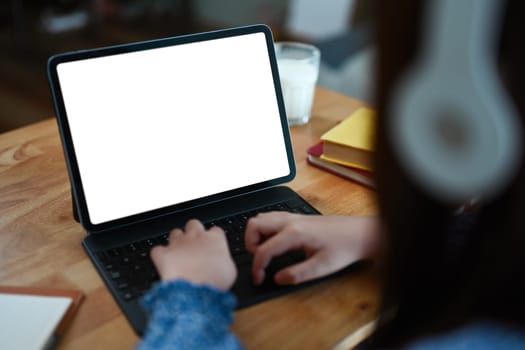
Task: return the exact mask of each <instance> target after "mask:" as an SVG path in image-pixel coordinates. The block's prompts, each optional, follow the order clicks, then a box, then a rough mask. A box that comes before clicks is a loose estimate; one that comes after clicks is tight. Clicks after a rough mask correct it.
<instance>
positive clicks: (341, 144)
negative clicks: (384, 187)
mask: <svg viewBox="0 0 525 350" xmlns="http://www.w3.org/2000/svg"><path fill="white" fill-rule="evenodd" d="M375 125H376V116H375V112H374V111H373V110H371V109H369V108H359V109H358V110H356V111H355V112H354V113H352V114H351V115H350V116H348V117H347V118H345V119H344V120H343V121H342V122H340V123H339V124H337V125H336V126H334V127H333V128H332V129H330V130H328V131H327V132H326V133H324V134H323V135H322V136H321V140H320V141H319V142H318V143H317V144H315V145H313V146H312V147H310V148H309V149H308V156H307V161H308V163H309V164H311V165H313V166H316V167H318V168H321V169H324V170H326V171H329V172H331V173H334V174H336V175H339V176H342V177H344V178H347V179H350V180H352V181H356V182H358V183H360V184H363V185H365V186H368V187H371V188H375V184H374V179H373V169H372V158H373V152H374V142H375Z"/></svg>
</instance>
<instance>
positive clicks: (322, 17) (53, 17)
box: [0, 0, 375, 132]
mask: <svg viewBox="0 0 525 350" xmlns="http://www.w3.org/2000/svg"><path fill="white" fill-rule="evenodd" d="M372 7H373V0H325V1H318V0H221V1H217V0H149V1H146V0H82V1H81V0H54V1H27V0H25V1H24V0H2V1H1V2H0V132H6V131H9V130H12V129H15V128H18V127H21V126H24V125H27V124H30V123H34V122H37V121H40V120H43V119H46V118H50V117H52V116H53V115H54V111H53V105H52V101H51V97H50V93H49V88H48V85H47V77H46V62H47V59H48V58H49V57H50V56H51V55H53V54H56V53H61V52H65V51H72V50H79V49H88V48H95V47H100V46H107V45H115V44H124V43H130V42H134V41H139V40H149V39H157V38H163V37H169V36H175V35H180V34H188V33H195V32H200V31H206V30H214V29H222V28H229V27H234V26H241V25H248V24H254V23H265V24H267V25H268V26H270V28H271V29H272V31H273V33H274V37H275V40H276V41H283V40H296V41H302V42H307V43H311V44H314V45H316V46H318V47H319V48H320V49H321V57H322V62H321V69H320V77H319V85H321V86H325V87H328V88H331V89H333V90H336V91H339V92H341V93H343V94H347V95H350V96H354V97H357V98H359V99H362V100H365V101H367V102H371V96H370V91H371V89H372V86H371V82H372V81H373V77H372V76H371V74H372V72H371V66H372V65H373V60H374V55H375V54H374V42H373V37H372V33H371V28H372V22H373V16H372V13H373V8H372Z"/></svg>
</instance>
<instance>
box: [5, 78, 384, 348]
mask: <svg viewBox="0 0 525 350" xmlns="http://www.w3.org/2000/svg"><path fill="white" fill-rule="evenodd" d="M362 105H363V104H362V103H361V102H359V101H356V100H353V99H351V98H349V97H346V96H342V95H339V94H337V93H334V92H331V91H328V90H325V89H322V88H318V90H317V92H316V99H315V103H314V110H313V117H312V120H311V121H310V122H309V123H308V124H306V125H304V126H299V127H293V128H292V129H291V132H292V140H293V145H294V152H295V160H296V164H297V177H296V179H295V180H294V181H293V182H291V183H290V184H289V186H290V187H292V188H293V189H295V190H296V191H297V192H298V193H299V194H300V195H302V196H303V197H304V198H306V199H307V200H308V201H309V202H310V203H312V204H313V205H314V206H315V207H316V208H318V209H319V210H320V211H321V212H322V213H323V214H341V215H358V214H359V215H361V214H366V215H368V214H374V213H375V212H376V206H375V192H373V191H372V190H370V189H368V188H365V187H363V186H360V185H358V184H355V183H353V182H350V181H348V180H344V179H342V178H339V177H337V176H335V175H332V174H330V173H328V172H324V171H322V170H319V169H317V168H314V167H312V166H309V165H308V164H307V162H306V149H307V148H308V147H309V146H310V145H312V144H314V143H316V142H317V141H318V139H319V137H320V135H321V134H322V133H323V132H325V131H326V130H328V129H329V128H331V127H332V126H334V125H335V124H336V123H337V122H338V121H340V120H342V119H343V118H344V117H346V116H347V115H349V114H350V113H351V112H353V111H354V110H355V109H356V108H358V107H359V106H362ZM319 234H322V232H320V233H319ZM85 235H86V233H85V231H84V230H83V228H82V227H81V226H80V225H79V224H78V223H76V222H75V221H74V220H73V217H72V213H71V197H70V191H69V183H68V175H67V171H66V166H65V163H64V157H63V153H62V147H61V144H60V139H59V135H58V129H57V126H56V122H55V120H53V119H50V120H45V121H43V122H40V123H37V124H33V125H30V126H28V127H25V128H21V129H18V130H14V131H11V132H8V133H5V134H2V135H0V285H4V286H7V285H12V286H38V287H53V288H72V289H80V290H82V291H84V293H85V294H86V298H85V300H84V302H83V304H82V306H81V307H80V310H79V312H78V313H77V315H76V316H75V318H74V320H73V322H72V324H71V325H70V327H69V329H68V330H67V332H66V335H65V337H64V338H63V339H62V341H61V343H60V346H59V348H60V349H113V350H117V349H132V348H133V347H134V346H135V345H136V344H137V342H138V341H139V338H138V337H137V336H136V335H135V334H134V333H133V331H132V329H131V327H130V326H129V325H128V323H127V321H126V319H125V318H124V316H123V314H122V313H121V312H120V309H119V308H118V306H117V305H116V303H115V302H114V300H113V299H112V297H111V295H110V293H109V292H108V290H107V289H106V287H105V286H104V284H103V282H102V280H101V278H100V277H99V275H98V274H97V273H96V271H95V269H94V267H93V266H92V264H91V262H90V261H89V260H88V258H87V256H86V254H85V253H84V251H83V249H82V247H81V241H82V239H83V238H84V237H85ZM378 291H379V290H378V283H377V277H376V273H375V272H374V270H373V269H372V268H363V269H359V270H357V271H354V272H352V273H349V274H346V275H344V276H342V277H339V278H337V279H334V280H331V281H328V282H323V283H321V284H318V285H316V286H314V287H310V288H307V289H303V290H301V291H299V292H295V293H292V294H290V295H287V296H284V297H281V298H277V299H273V300H271V301H268V302H265V303H262V304H259V305H256V306H253V307H250V308H247V309H243V310H241V311H238V312H237V313H236V316H235V317H236V318H235V323H234V326H233V330H234V332H235V333H236V334H237V335H238V336H239V338H240V339H241V341H242V342H243V343H244V344H245V346H246V347H247V348H248V349H329V348H331V347H333V346H334V345H335V344H336V343H337V342H339V341H340V340H341V339H342V338H344V337H345V336H346V335H348V334H349V333H351V332H352V331H354V330H356V329H358V328H359V327H361V326H363V325H364V324H365V323H367V322H369V321H370V320H372V319H373V318H374V317H375V314H376V312H377V307H378V301H379V294H378ZM28 321H29V320H28Z"/></svg>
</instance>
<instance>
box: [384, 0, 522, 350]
mask: <svg viewBox="0 0 525 350" xmlns="http://www.w3.org/2000/svg"><path fill="white" fill-rule="evenodd" d="M495 1H499V0H495ZM423 6H425V2H424V1H418V0H400V1H389V0H383V1H379V2H378V3H377V10H378V11H377V14H378V17H377V23H378V28H377V39H378V49H379V51H378V53H379V55H378V56H379V57H378V63H377V83H376V86H377V91H376V104H377V108H378V115H379V123H378V130H377V133H378V135H377V153H376V154H377V157H376V173H377V183H378V191H379V208H380V214H381V217H382V219H383V220H384V223H385V226H386V228H387V241H388V242H387V243H388V246H389V249H388V253H387V259H386V263H385V277H384V286H383V287H384V288H383V290H384V298H383V307H382V315H383V316H382V320H383V321H384V322H381V323H380V327H379V329H378V332H377V333H376V337H375V345H377V346H378V347H396V346H401V345H402V344H405V343H406V342H407V341H409V340H411V339H414V337H418V336H424V335H426V334H429V333H433V332H442V331H446V330H448V329H450V328H453V327H458V326H460V325H462V324H466V323H468V322H471V321H474V320H481V319H490V320H495V321H498V322H504V323H513V324H518V325H521V326H524V327H525V299H524V297H525V232H524V231H525V226H524V225H525V221H524V219H523V218H522V217H523V216H525V215H524V214H525V213H524V214H522V213H521V210H522V208H524V210H525V174H524V169H523V164H525V162H524V161H523V160H522V167H521V170H520V172H519V174H518V176H517V178H516V179H515V181H514V182H513V183H512V184H511V185H510V187H508V188H507V189H506V190H505V191H504V193H502V194H501V195H500V196H498V197H497V198H495V199H494V200H492V201H491V202H490V203H486V204H485V205H483V206H482V207H481V208H480V209H479V212H478V215H477V216H475V219H473V220H472V222H466V223H465V222H460V223H459V224H458V218H457V216H456V215H454V214H453V209H454V208H452V207H451V206H450V205H447V204H444V203H440V202H439V201H437V200H435V199H433V198H431V197H429V196H427V195H426V194H425V193H424V192H422V191H420V190H419V188H417V187H416V186H415V185H414V184H413V183H412V182H411V180H410V178H409V177H408V174H406V173H405V172H404V170H403V168H402V167H401V166H400V164H399V163H398V160H397V159H396V156H395V154H394V153H393V152H392V143H391V140H390V139H389V135H388V133H387V131H386V120H387V119H388V118H389V103H390V100H389V99H390V96H391V92H392V91H393V89H395V86H396V83H397V81H398V79H399V78H400V76H401V75H402V74H403V73H404V72H405V70H406V69H407V67H408V66H409V65H410V64H411V63H412V62H413V61H414V59H415V57H416V56H415V55H416V54H417V49H418V46H419V40H420V37H421V36H420V24H421V20H422V10H423ZM504 16H505V19H504V28H503V32H502V36H501V40H500V49H499V66H500V71H501V76H502V79H503V80H504V83H505V86H506V88H507V89H508V92H509V94H510V95H511V97H512V99H513V101H514V102H515V104H516V107H517V109H518V111H519V115H520V116H521V117H522V118H523V116H525V69H524V63H525V54H524V52H525V50H524V49H523V44H522V38H523V36H524V35H525V21H523V18H525V2H523V1H520V0H510V1H508V4H507V9H506V12H505V15H504ZM423 117H424V116H423ZM523 124H525V120H524V122H523ZM524 135H525V132H524ZM487 166H490V165H489V164H488V163H487ZM458 225H460V226H461V225H462V227H457V226H458ZM458 232H460V233H459V234H458ZM387 315H388V316H387Z"/></svg>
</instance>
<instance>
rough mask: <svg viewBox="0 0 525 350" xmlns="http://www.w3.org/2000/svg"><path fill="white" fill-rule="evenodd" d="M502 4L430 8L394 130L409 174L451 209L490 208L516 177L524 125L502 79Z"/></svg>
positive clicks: (435, 3) (400, 89)
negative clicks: (487, 203)
mask: <svg viewBox="0 0 525 350" xmlns="http://www.w3.org/2000/svg"><path fill="white" fill-rule="evenodd" d="M505 3H506V2H502V1H500V0H460V1H457V0H430V1H428V5H427V8H426V16H425V17H424V19H425V22H424V26H425V28H424V32H423V36H422V39H423V40H422V43H421V48H420V54H419V56H418V57H416V60H417V62H416V63H415V65H414V66H413V68H412V69H411V70H410V71H409V72H408V73H407V74H406V75H405V76H404V77H403V78H402V79H401V81H400V84H399V85H398V86H397V87H396V89H395V92H394V94H393V95H392V100H391V101H392V104H391V110H390V112H391V113H392V117H391V118H390V123H389V125H388V126H387V127H388V132H389V133H390V136H391V139H392V143H393V146H394V149H395V152H396V153H397V156H398V157H399V160H400V162H401V164H402V166H403V167H404V168H405V169H406V170H407V172H408V173H409V174H410V176H412V177H413V179H414V181H415V182H416V183H417V184H418V185H419V186H420V187H421V188H422V189H424V190H425V191H426V192H427V193H429V194H430V195H433V196H434V197H436V198H438V199H440V200H444V201H446V202H451V203H462V202H465V201H467V200H469V199H472V198H479V199H481V200H486V199H488V198H491V197H493V196H494V195H496V194H497V193H498V192H499V191H501V190H502V189H503V188H504V187H505V186H506V185H507V184H508V183H509V181H510V180H512V178H513V176H514V175H515V173H516V171H517V169H518V166H519V164H520V159H521V155H522V134H521V130H522V129H521V122H520V120H519V119H518V118H517V113H516V111H515V110H514V107H513V105H512V104H511V102H510V98H509V96H508V95H507V93H506V92H505V90H504V88H503V86H502V83H501V81H500V78H499V76H498V71H497V64H496V59H497V42H498V39H499V34H500V32H501V24H502V22H503V14H504V11H503V9H504V7H505V6H504V5H505Z"/></svg>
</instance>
